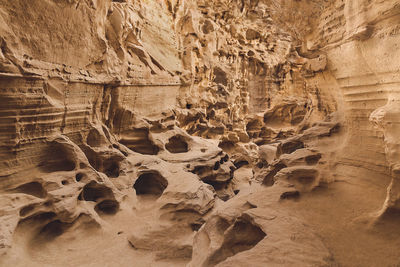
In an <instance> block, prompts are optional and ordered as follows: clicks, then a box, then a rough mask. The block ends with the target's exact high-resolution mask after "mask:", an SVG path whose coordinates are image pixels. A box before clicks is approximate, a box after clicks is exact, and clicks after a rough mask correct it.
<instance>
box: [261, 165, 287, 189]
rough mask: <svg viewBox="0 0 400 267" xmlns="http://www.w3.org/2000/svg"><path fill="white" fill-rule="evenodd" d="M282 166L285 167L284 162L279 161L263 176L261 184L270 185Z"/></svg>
mask: <svg viewBox="0 0 400 267" xmlns="http://www.w3.org/2000/svg"><path fill="white" fill-rule="evenodd" d="M283 168H286V165H285V164H282V163H279V164H277V165H275V166H274V168H273V169H272V170H271V171H270V172H269V173H268V174H267V175H266V176H265V178H264V179H263V182H262V184H263V185H265V186H272V185H273V184H274V183H275V181H274V177H275V175H276V174H277V173H278V172H279V171H280V170H282V169H283Z"/></svg>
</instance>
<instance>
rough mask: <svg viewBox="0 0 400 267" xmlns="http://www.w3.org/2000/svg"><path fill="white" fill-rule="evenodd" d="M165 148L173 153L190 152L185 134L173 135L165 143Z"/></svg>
mask: <svg viewBox="0 0 400 267" xmlns="http://www.w3.org/2000/svg"><path fill="white" fill-rule="evenodd" d="M165 148H166V149H167V150H168V151H169V152H171V153H185V152H188V151H189V149H188V143H187V142H186V141H185V139H184V138H183V136H180V135H177V136H173V137H171V138H170V139H169V140H168V143H167V144H165Z"/></svg>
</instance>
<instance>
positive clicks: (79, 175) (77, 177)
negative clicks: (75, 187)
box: [75, 172, 85, 182]
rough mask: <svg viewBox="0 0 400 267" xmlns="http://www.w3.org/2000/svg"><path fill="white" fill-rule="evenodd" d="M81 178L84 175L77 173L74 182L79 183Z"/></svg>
mask: <svg viewBox="0 0 400 267" xmlns="http://www.w3.org/2000/svg"><path fill="white" fill-rule="evenodd" d="M83 177H85V174H84V173H81V172H78V173H77V174H76V175H75V180H76V181H77V182H80V181H81V180H82V179H83Z"/></svg>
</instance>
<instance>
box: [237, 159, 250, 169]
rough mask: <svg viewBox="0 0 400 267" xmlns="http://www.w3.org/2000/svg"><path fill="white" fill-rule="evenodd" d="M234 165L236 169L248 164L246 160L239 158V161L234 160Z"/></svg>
mask: <svg viewBox="0 0 400 267" xmlns="http://www.w3.org/2000/svg"><path fill="white" fill-rule="evenodd" d="M234 165H235V167H236V169H239V168H241V167H243V166H246V165H249V162H248V161H247V160H241V161H238V162H235V163H234Z"/></svg>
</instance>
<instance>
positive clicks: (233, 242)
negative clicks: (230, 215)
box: [209, 218, 266, 266]
mask: <svg viewBox="0 0 400 267" xmlns="http://www.w3.org/2000/svg"><path fill="white" fill-rule="evenodd" d="M265 236H266V234H265V233H264V231H263V230H261V228H260V227H258V226H256V225H254V224H252V223H251V222H249V221H247V220H243V219H240V218H239V219H238V220H237V221H236V222H235V224H234V225H233V227H231V228H230V229H228V230H227V231H226V233H225V235H224V241H223V244H222V246H221V247H220V249H218V250H217V251H215V252H214V253H213V255H212V256H211V257H210V260H209V263H210V265H211V266H214V265H216V264H218V263H220V262H221V261H224V260H225V259H227V258H228V257H231V256H233V255H235V254H237V253H239V252H242V251H245V250H249V249H251V248H253V247H254V246H255V245H257V244H258V242H260V241H261V240H263V239H264V237H265Z"/></svg>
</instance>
